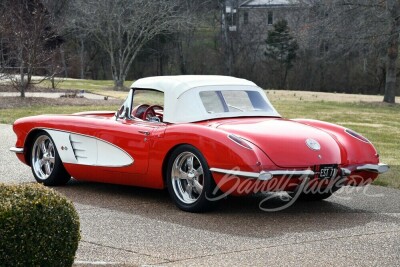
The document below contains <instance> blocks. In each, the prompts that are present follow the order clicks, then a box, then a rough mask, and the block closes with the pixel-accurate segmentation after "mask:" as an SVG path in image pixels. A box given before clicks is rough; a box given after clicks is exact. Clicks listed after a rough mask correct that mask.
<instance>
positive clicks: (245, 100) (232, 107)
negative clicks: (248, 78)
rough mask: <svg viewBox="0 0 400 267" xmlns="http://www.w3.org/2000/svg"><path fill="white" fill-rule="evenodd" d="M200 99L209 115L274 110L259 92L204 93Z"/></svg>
mask: <svg viewBox="0 0 400 267" xmlns="http://www.w3.org/2000/svg"><path fill="white" fill-rule="evenodd" d="M200 98H201V101H202V103H203V106H204V108H205V109H206V111H207V113H210V114H213V113H226V112H257V111H262V112H271V111H273V109H272V108H271V106H270V105H269V104H268V103H267V102H266V101H265V100H264V98H263V97H262V96H261V95H260V93H259V92H257V91H245V90H243V91H240V90H221V91H202V92H200Z"/></svg>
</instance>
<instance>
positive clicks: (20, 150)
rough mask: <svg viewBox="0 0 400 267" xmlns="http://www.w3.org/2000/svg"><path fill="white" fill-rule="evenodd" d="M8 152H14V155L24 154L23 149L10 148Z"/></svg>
mask: <svg viewBox="0 0 400 267" xmlns="http://www.w3.org/2000/svg"><path fill="white" fill-rule="evenodd" d="M10 151H11V152H14V153H16V154H22V153H24V148H23V147H11V148H10Z"/></svg>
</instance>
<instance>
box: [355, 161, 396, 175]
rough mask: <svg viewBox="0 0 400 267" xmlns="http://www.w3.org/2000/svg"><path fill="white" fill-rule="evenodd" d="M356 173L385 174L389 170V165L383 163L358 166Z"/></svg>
mask: <svg viewBox="0 0 400 267" xmlns="http://www.w3.org/2000/svg"><path fill="white" fill-rule="evenodd" d="M356 170H357V171H369V172H375V173H379V174H381V173H385V172H387V171H388V170H389V165H387V164H384V163H379V164H365V165H362V166H358V167H357V168H356Z"/></svg>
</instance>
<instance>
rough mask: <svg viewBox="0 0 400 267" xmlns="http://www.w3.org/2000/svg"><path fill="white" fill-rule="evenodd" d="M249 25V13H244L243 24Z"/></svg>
mask: <svg viewBox="0 0 400 267" xmlns="http://www.w3.org/2000/svg"><path fill="white" fill-rule="evenodd" d="M248 23H249V12H244V13H243V24H248Z"/></svg>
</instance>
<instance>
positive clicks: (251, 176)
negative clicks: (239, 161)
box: [210, 168, 260, 179]
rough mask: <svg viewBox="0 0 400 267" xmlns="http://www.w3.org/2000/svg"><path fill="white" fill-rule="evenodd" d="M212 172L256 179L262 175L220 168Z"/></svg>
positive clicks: (213, 169)
mask: <svg viewBox="0 0 400 267" xmlns="http://www.w3.org/2000/svg"><path fill="white" fill-rule="evenodd" d="M210 171H212V172H218V173H223V174H229V175H237V176H244V177H249V178H255V179H257V178H258V176H260V174H259V173H258V172H244V171H238V170H227V169H219V168H211V169H210Z"/></svg>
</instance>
